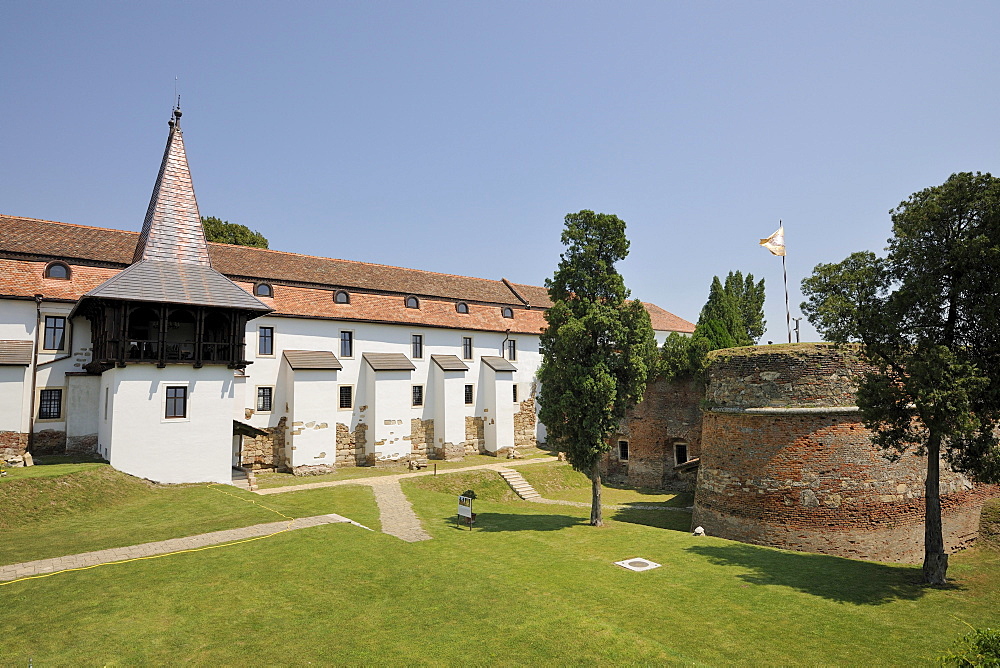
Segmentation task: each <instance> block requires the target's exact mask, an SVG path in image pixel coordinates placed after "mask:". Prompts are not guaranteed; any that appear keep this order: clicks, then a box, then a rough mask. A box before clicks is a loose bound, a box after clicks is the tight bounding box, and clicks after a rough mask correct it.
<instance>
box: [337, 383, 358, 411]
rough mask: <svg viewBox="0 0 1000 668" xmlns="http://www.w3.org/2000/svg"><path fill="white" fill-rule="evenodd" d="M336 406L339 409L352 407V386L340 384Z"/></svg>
mask: <svg viewBox="0 0 1000 668" xmlns="http://www.w3.org/2000/svg"><path fill="white" fill-rule="evenodd" d="M338 389H339V391H340V396H339V403H338V407H339V408H341V409H348V408H354V386H353V385H341V386H340V387H339V388H338Z"/></svg>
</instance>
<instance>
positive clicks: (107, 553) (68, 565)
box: [0, 509, 412, 582]
mask: <svg viewBox="0 0 1000 668" xmlns="http://www.w3.org/2000/svg"><path fill="white" fill-rule="evenodd" d="M411 512H412V509H411ZM339 523H350V524H354V525H355V526H359V527H361V528H363V529H368V527H366V526H363V525H361V524H358V523H357V522H355V521H353V520H350V519H347V518H346V517H341V516H340V515H336V514H333V513H331V514H329V515H316V516H314V517H300V518H297V519H295V520H282V521H281V522H268V523H267V524H255V525H253V526H249V527H242V528H240V529H226V530H225V531H213V532H211V533H203V534H199V535H197V536H187V537H186V538H171V539H170V540H160V541H156V542H154V543H142V544H141V545H130V546H128V547H115V548H112V549H110V550H98V551H96V552H83V553H81V554H71V555H69V556H65V557H55V558H53V559H39V560H37V561H26V562H23V563H20V564H10V565H8V566H0V582H9V581H10V580H18V579H20V578H26V577H31V576H33V575H46V574H48V573H56V572H58V571H65V570H67V569H77V568H90V567H94V566H98V565H100V564H107V563H113V562H117V561H128V560H130V559H141V558H144V557H154V556H157V555H161V554H169V553H171V552H180V551H183V550H196V549H199V548H204V547H208V546H211V545H220V544H222V543H229V542H232V541H238V540H245V539H248V538H260V537H263V536H269V535H271V534H276V533H279V532H282V531H294V530H296V529H305V528H307V527H315V526H319V525H321V524H339ZM368 530H369V531H371V529H368Z"/></svg>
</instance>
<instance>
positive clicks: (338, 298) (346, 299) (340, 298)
mask: <svg viewBox="0 0 1000 668" xmlns="http://www.w3.org/2000/svg"><path fill="white" fill-rule="evenodd" d="M333 303H334V304H350V303H351V295H349V294H348V293H347V291H346V290H337V291H336V292H334V293H333Z"/></svg>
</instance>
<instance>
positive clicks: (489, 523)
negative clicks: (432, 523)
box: [449, 513, 588, 531]
mask: <svg viewBox="0 0 1000 668" xmlns="http://www.w3.org/2000/svg"><path fill="white" fill-rule="evenodd" d="M449 520H450V523H451V527H452V528H453V529H462V530H463V531H468V530H469V525H468V524H466V523H465V518H462V523H461V524H459V523H458V521H457V517H456V516H455V515H452V516H451V517H450V518H449ZM587 523H588V522H586V521H585V520H583V519H581V518H579V517H571V516H569V515H516V514H507V513H477V514H476V522H475V523H474V524H473V525H472V529H473V530H474V531H558V530H559V529H568V528H569V527H572V526H577V525H582V524H587Z"/></svg>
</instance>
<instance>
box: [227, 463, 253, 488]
mask: <svg viewBox="0 0 1000 668" xmlns="http://www.w3.org/2000/svg"><path fill="white" fill-rule="evenodd" d="M233 486H234V487H239V488H240V489H245V490H247V491H248V492H253V491H256V489H257V477H256V476H255V475H254V474H253V471H247V470H246V469H238V468H236V467H235V466H234V467H233Z"/></svg>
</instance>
